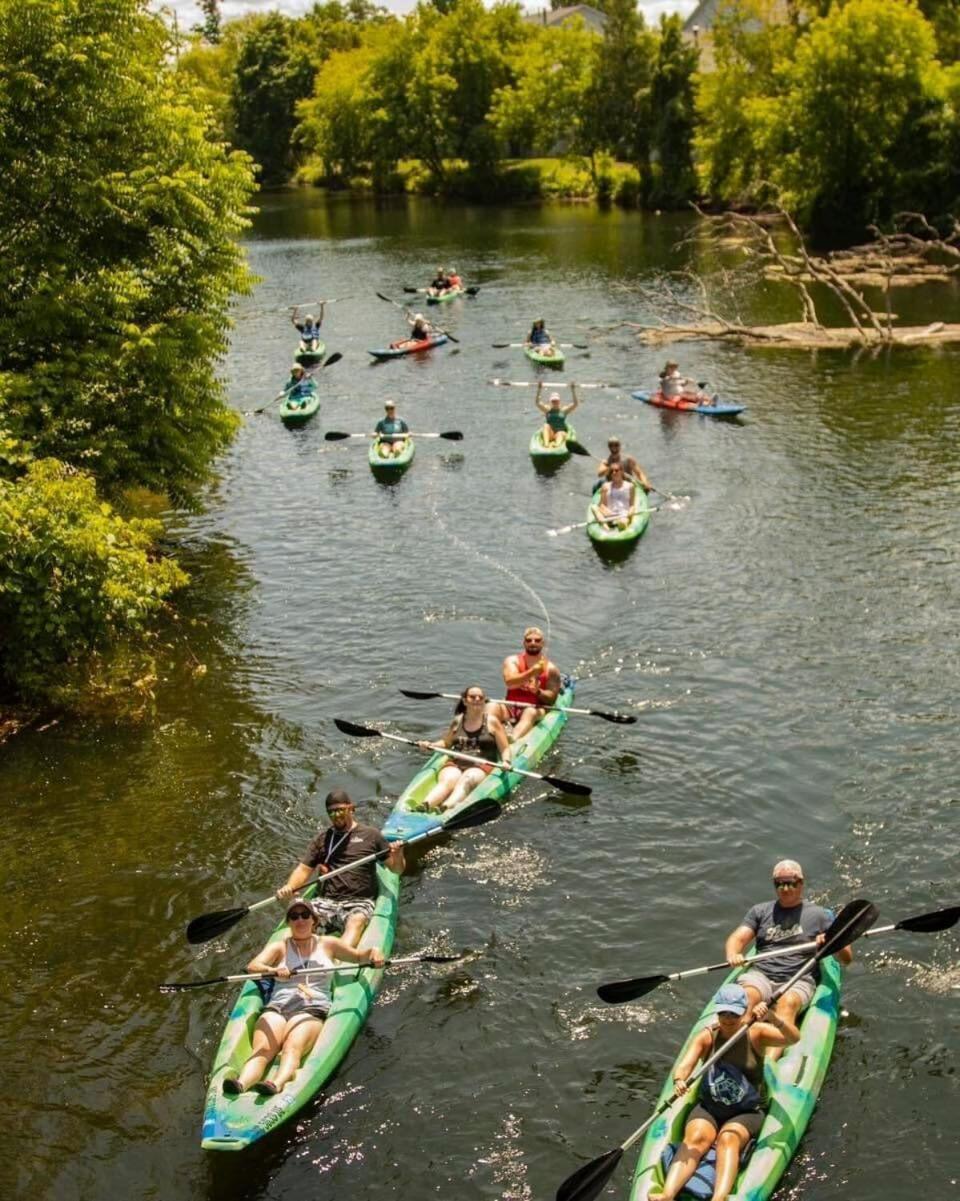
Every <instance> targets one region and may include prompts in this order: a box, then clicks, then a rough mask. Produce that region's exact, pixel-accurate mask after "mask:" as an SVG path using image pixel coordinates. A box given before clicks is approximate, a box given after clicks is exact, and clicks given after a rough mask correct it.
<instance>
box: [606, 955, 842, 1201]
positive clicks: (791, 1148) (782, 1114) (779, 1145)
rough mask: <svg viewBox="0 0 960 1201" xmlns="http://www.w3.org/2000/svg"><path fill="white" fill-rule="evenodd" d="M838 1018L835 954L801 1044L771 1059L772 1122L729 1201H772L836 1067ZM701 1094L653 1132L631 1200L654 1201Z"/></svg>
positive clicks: (666, 1094)
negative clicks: (672, 1149) (832, 1063)
mask: <svg viewBox="0 0 960 1201" xmlns="http://www.w3.org/2000/svg"><path fill="white" fill-rule="evenodd" d="M738 975H739V972H732V973H731V974H730V975H729V976H728V977H727V982H728V983H730V982H731V981H734V980H736V978H737V976H738ZM709 1009H710V1006H709V1004H708V1005H707V1006H706V1008H705V1009H704V1011H703V1013H701V1015H700V1017H699V1019H698V1021H697V1024H696V1025H695V1026H694V1028H693V1030H692V1031H691V1032H690V1037H689V1038H688V1039H687V1041H686V1043H684V1045H683V1047H682V1049H681V1051H680V1054H679V1055H678V1056H677V1059H676V1062H675V1063H674V1066H673V1067H672V1068H671V1069H670V1071H669V1072H668V1074H667V1080H666V1083H665V1084H664V1086H663V1088H662V1089H661V1091H660V1096H659V1098H658V1099H657V1105H658V1106H659V1105H662V1104H663V1102H664V1101H667V1100H669V1098H670V1097H671V1096H672V1094H673V1089H674V1084H673V1073H674V1072H675V1071H676V1070H677V1064H679V1062H680V1060H681V1059H682V1058H683V1054H684V1052H685V1051H686V1049H687V1047H688V1046H689V1045H690V1040H691V1039H692V1038H693V1037H694V1035H695V1034H696V1033H697V1032H698V1031H700V1030H702V1029H703V1028H704V1026H706V1025H708V1024H709V1023H710V1021H711V1017H710V1014H709ZM839 1015H840V967H839V965H838V963H837V961H836V960H835V959H834V958H833V957H832V956H828V957H827V958H826V959H824V960H823V961H822V962H821V964H820V983H819V985H818V987H817V991H816V992H815V993H814V995H813V1000H812V1001H811V1002H810V1005H809V1007H808V1008H807V1010H806V1012H805V1013H804V1015H803V1018H802V1020H801V1022H800V1041H799V1042H798V1043H795V1044H794V1045H793V1046H792V1047H788V1048H787V1049H786V1051H784V1053H783V1054H782V1055H781V1056H780V1058H779V1059H778V1060H777V1061H776V1063H770V1061H769V1060H767V1061H766V1063H765V1066H764V1074H765V1077H766V1085H767V1101H768V1105H767V1111H766V1117H765V1118H764V1121H763V1125H762V1126H761V1127H760V1134H759V1136H758V1138H757V1141H756V1144H755V1145H754V1148H753V1151H752V1152H751V1153H750V1155H749V1157H748V1158H747V1159H746V1160H745V1161H744V1162H742V1163H741V1165H740V1172H739V1174H738V1176H737V1180H736V1183H735V1184H734V1186H733V1191H732V1192H731V1193H730V1201H766V1199H767V1198H768V1197H769V1196H770V1195H771V1193H772V1192H773V1191H774V1189H775V1188H776V1187H777V1184H778V1182H779V1180H780V1177H781V1176H782V1175H783V1173H784V1171H785V1170H786V1168H787V1165H788V1164H789V1163H790V1160H791V1159H792V1158H793V1156H794V1154H795V1152H796V1150H797V1146H798V1145H799V1143H800V1139H801V1138H802V1137H803V1133H804V1131H805V1130H806V1128H807V1124H808V1123H809V1121H810V1115H811V1114H812V1113H813V1108H814V1106H815V1105H816V1102H817V1097H818V1096H819V1093H820V1089H821V1086H822V1085H823V1081H824V1077H825V1076H826V1074H827V1067H828V1066H829V1064H830V1056H831V1054H832V1052H833V1043H834V1039H835V1037H836V1032H837V1020H838V1018H839ZM697 1091H698V1088H697V1086H695V1087H693V1088H691V1089H690V1091H689V1092H688V1093H687V1095H686V1096H684V1097H680V1098H678V1099H677V1100H676V1101H675V1102H674V1104H673V1105H672V1106H671V1107H670V1108H669V1109H668V1110H666V1111H665V1112H664V1113H663V1114H661V1116H660V1117H659V1118H657V1120H656V1121H655V1122H654V1123H653V1125H652V1126H651V1127H650V1129H649V1130H648V1131H647V1135H646V1139H645V1141H644V1144H643V1148H642V1149H641V1151H640V1158H639V1159H638V1160H637V1166H636V1170H635V1172H634V1176H633V1185H632V1188H631V1191H630V1201H647V1197H648V1195H649V1193H651V1192H657V1191H659V1190H660V1189H662V1187H663V1182H664V1177H665V1175H666V1172H665V1168H664V1163H665V1161H668V1160H669V1155H670V1153H669V1151H668V1148H670V1147H674V1146H676V1145H677V1144H678V1143H680V1142H681V1141H682V1139H683V1128H684V1125H685V1124H686V1119H687V1114H688V1112H689V1111H690V1109H691V1107H692V1106H693V1105H694V1104H695V1102H696V1095H697ZM703 1171H704V1168H703V1164H702V1162H701V1166H700V1168H699V1169H698V1171H697V1173H696V1174H695V1176H694V1178H693V1180H692V1181H691V1182H690V1183H691V1184H693V1182H694V1181H695V1180H697V1177H698V1176H701V1174H702V1173H703ZM701 1178H702V1176H701ZM711 1191H712V1189H711ZM697 1195H699V1194H697ZM680 1196H681V1197H689V1196H691V1193H690V1192H688V1191H686V1190H685V1191H684V1192H682V1193H681V1194H680ZM707 1196H709V1192H708V1193H707Z"/></svg>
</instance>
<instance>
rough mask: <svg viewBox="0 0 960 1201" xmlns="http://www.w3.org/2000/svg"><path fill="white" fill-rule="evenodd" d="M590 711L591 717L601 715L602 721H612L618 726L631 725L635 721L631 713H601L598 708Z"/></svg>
mask: <svg viewBox="0 0 960 1201" xmlns="http://www.w3.org/2000/svg"><path fill="white" fill-rule="evenodd" d="M590 713H591V714H592V716H593V717H602V718H603V720H604V721H612V722H613V723H614V724H615V725H618V726H632V725H635V724H636V721H637V719H636V717H634V715H633V714H632V713H601V712H600V711H599V710H598V709H591V710H590Z"/></svg>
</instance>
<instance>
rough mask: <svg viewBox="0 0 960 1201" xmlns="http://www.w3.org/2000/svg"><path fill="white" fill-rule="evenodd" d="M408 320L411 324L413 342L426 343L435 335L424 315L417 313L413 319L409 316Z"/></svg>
mask: <svg viewBox="0 0 960 1201" xmlns="http://www.w3.org/2000/svg"><path fill="white" fill-rule="evenodd" d="M407 320H408V321H409V322H410V341H411V342H425V341H426V340H427V338H429V337H430V335H431V334H432V333H433V326H432V325H431V324H430V322H429V321H428V320H427V319H426V317H424V315H423V313H415V314H414V315H413V316H412V317H411V316H410V315H409V314H407Z"/></svg>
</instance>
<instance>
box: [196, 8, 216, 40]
mask: <svg viewBox="0 0 960 1201" xmlns="http://www.w3.org/2000/svg"><path fill="white" fill-rule="evenodd" d="M197 2H198V4H199V5H200V11H201V12H202V13H203V23H202V24H201V25H200V26H198V32H199V33H200V34H201V35H202V36H203V37H204V38H206V40H207V41H208V42H209V43H210V45H211V46H215V45H216V44H217V42H219V41H220V0H197Z"/></svg>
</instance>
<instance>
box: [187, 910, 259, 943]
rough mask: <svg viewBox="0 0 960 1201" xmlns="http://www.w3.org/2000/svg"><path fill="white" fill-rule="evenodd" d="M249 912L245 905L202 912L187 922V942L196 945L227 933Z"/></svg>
mask: <svg viewBox="0 0 960 1201" xmlns="http://www.w3.org/2000/svg"><path fill="white" fill-rule="evenodd" d="M249 912H250V910H249V909H248V908H247V907H246V906H245V905H244V906H243V907H242V908H240V909H218V910H217V911H216V912H215V913H201V915H200V916H199V917H195V918H194V919H193V921H192V922H189V923H188V924H187V942H189V943H193V945H194V946H196V945H197V944H198V943H202V942H209V941H210V939H211V938H216V937H217V935H219V934H226V932H227V931H228V930H232V929H233V927H234V926H235V925H236V924H237V922H239V921H240V919H241V918H244V917H246V916H247V914H248V913H249Z"/></svg>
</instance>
